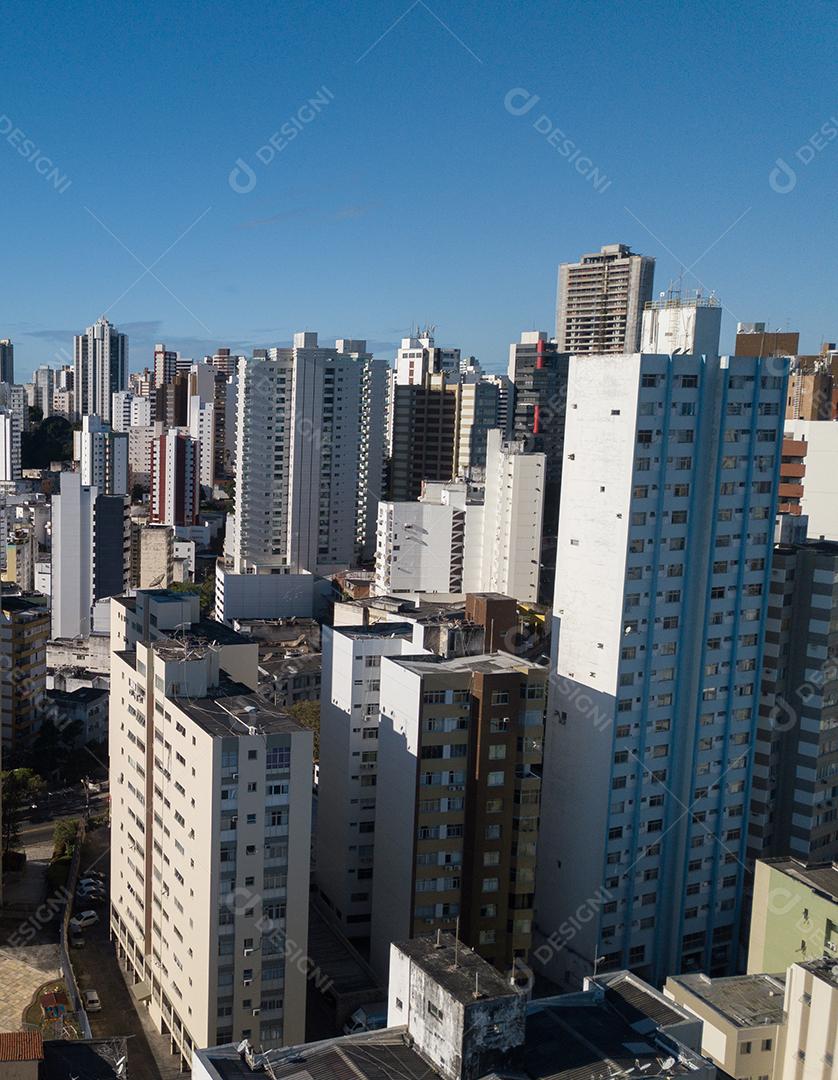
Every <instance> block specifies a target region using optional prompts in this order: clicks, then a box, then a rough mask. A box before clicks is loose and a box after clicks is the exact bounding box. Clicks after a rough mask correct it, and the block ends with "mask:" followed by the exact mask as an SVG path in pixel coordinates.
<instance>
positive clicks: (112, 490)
mask: <svg viewBox="0 0 838 1080" xmlns="http://www.w3.org/2000/svg"><path fill="white" fill-rule="evenodd" d="M116 397H117V395H116V394H114V398H116ZM81 424H82V427H81V431H79V432H78V433H77V436H78V460H79V463H80V470H81V482H82V484H84V485H86V486H88V487H89V486H95V487H96V488H98V490H99V492H100V493H101V494H103V495H127V494H128V435H127V434H126V433H123V432H114V431H111V427H110V424H106V423H104V422H103V421H102V420H100V419H99V417H98V416H83V417H82V421H81Z"/></svg>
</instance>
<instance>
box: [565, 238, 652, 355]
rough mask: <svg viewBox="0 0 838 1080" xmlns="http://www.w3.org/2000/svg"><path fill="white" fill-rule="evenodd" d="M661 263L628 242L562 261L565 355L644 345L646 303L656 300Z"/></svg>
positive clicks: (626, 350) (611, 350)
mask: <svg viewBox="0 0 838 1080" xmlns="http://www.w3.org/2000/svg"><path fill="white" fill-rule="evenodd" d="M654 277H655V260H654V259H653V258H652V257H651V256H650V255H637V254H635V253H634V252H633V251H632V250H631V248H629V247H628V246H627V245H626V244H606V245H605V246H604V247H603V248H601V249H600V250H599V251H598V252H592V253H591V254H589V255H583V256H582V258H581V259H580V260H579V262H576V263H562V265H561V266H560V267H559V288H558V299H557V303H556V341H557V345H558V351H559V352H560V353H621V354H622V353H628V352H633V351H634V350H635V349H638V348H639V347H640V327H641V319H642V315H643V306H644V304H645V303H646V302H647V301H648V300H651V299H652V284H653V282H654Z"/></svg>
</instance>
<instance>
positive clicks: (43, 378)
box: [32, 364, 55, 420]
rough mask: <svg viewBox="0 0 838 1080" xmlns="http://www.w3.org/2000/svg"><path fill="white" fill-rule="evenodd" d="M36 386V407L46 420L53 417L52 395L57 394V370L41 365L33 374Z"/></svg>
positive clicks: (47, 365)
mask: <svg viewBox="0 0 838 1080" xmlns="http://www.w3.org/2000/svg"><path fill="white" fill-rule="evenodd" d="M32 382H33V383H34V386H35V406H36V408H38V409H40V410H41V413H42V415H43V418H44V420H46V419H47V417H48V416H52V395H53V393H54V392H55V369H54V368H51V367H50V366H49V364H41V366H40V367H37V368H35V371H34V372H33V373H32Z"/></svg>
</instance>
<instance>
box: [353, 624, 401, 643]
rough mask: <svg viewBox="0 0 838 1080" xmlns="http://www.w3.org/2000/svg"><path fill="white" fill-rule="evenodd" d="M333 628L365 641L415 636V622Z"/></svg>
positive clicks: (357, 639) (355, 639)
mask: <svg viewBox="0 0 838 1080" xmlns="http://www.w3.org/2000/svg"><path fill="white" fill-rule="evenodd" d="M333 629H334V631H335V633H337V634H343V636H344V637H348V638H352V639H353V640H354V641H364V640H365V639H367V638H396V637H403V638H411V637H413V623H409V622H377V623H373V624H372V625H371V626H335V627H333Z"/></svg>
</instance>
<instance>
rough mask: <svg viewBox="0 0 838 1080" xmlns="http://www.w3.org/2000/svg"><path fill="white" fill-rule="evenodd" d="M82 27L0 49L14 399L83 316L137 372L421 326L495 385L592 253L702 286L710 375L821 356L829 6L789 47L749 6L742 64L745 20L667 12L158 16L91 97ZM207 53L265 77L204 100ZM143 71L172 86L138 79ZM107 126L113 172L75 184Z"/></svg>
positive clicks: (223, 84)
mask: <svg viewBox="0 0 838 1080" xmlns="http://www.w3.org/2000/svg"><path fill="white" fill-rule="evenodd" d="M115 15H116V17H117V19H119V12H115ZM98 17H99V16H98V15H97V14H96V12H95V11H94V9H93V8H92V6H88V5H82V7H81V8H80V9H78V10H76V11H74V14H73V16H72V18H70V17H69V16H67V17H64V16H63V15H62V14H61V13H59V14H58V15H56V16H52V15H50V17H49V18H48V17H47V15H46V13H42V14H39V13H38V12H37V11H34V12H33V11H32V10H31V9H24V8H23V6H20V7H19V8H18V9H17V10H15V9H13V10H11V11H10V12H9V13H8V15H7V20H8V24H7V40H8V42H9V43H10V44H11V45H15V44H17V46H18V47H17V48H11V49H10V50H9V60H8V69H7V74H8V77H7V81H6V94H5V97H4V102H3V107H2V114H0V136H2V139H0V150H2V151H3V157H2V158H0V160H2V161H3V171H4V176H5V177H7V184H6V185H5V186H6V190H7V191H8V203H7V206H8V213H7V222H6V230H7V231H6V239H7V244H8V245H9V247H10V248H11V249H12V250H15V251H16V273H15V274H14V275H13V279H12V280H11V281H10V282H9V287H8V291H7V295H6V297H5V300H6V304H5V305H4V308H5V310H4V311H3V312H2V317H3V319H4V325H3V326H2V328H0V332H2V333H3V335H4V336H9V337H11V338H12V339H13V340H15V341H16V344H17V358H18V366H19V369H20V374H19V375H18V378H25V377H27V376H28V374H29V372H30V371H31V370H32V369H33V368H35V367H37V366H38V365H39V364H41V363H44V362H49V363H54V362H56V360H57V358H58V357H59V356H60V353H61V350H62V349H66V350H67V352H71V351H72V335H73V334H77V333H79V332H80V331H81V330H82V329H83V327H84V326H85V325H89V324H90V323H91V322H92V321H93V320H95V319H96V318H97V317H98V316H99V315H101V314H102V313H103V312H106V313H107V314H108V317H109V319H110V320H111V321H112V322H114V323H115V324H116V325H119V326H120V327H121V328H122V329H123V330H124V332H126V333H128V334H129V337H131V339H132V341H133V342H134V343H135V348H136V350H141V351H143V352H145V350H146V346H148V347H149V349H150V347H151V345H152V344H153V343H154V342H155V341H159V340H163V341H166V342H167V343H168V344H170V347H172V348H177V349H179V350H180V351H181V352H182V353H183V354H184V355H192V356H195V357H196V358H197V357H198V356H200V355H202V354H203V353H204V352H212V351H213V349H214V348H215V346H217V345H219V344H229V345H230V346H232V347H233V348H236V349H239V350H241V351H249V350H250V348H252V347H263V346H271V345H279V344H284V343H287V342H288V341H289V340H290V338H291V336H292V334H293V332H294V331H295V330H297V329H299V328H300V327H303V328H305V327H316V328H318V329H319V330H320V331H321V334H322V336H323V338H324V339H325V340H329V339H330V338H332V337H336V336H340V335H341V334H346V335H351V336H355V337H365V338H366V339H367V341H368V343H369V345H370V347H371V349H372V350H373V351H374V352H375V353H376V354H378V355H381V354H384V353H388V352H391V351H395V348H396V347H397V343H398V341H399V339H400V338H401V337H402V336H404V335H405V334H406V333H407V332H408V331H409V327H410V324H411V323H412V322H418V323H420V324H422V323H424V322H433V323H435V324H436V325H437V327H438V332H437V338H438V340H439V341H440V342H441V343H442V344H446V345H447V344H453V345H456V346H458V347H460V348H461V349H462V350H463V352H464V353H465V354H466V355H468V354H470V353H473V354H474V355H476V356H477V357H478V358H479V359H480V360H481V362H482V363H483V364H484V366H485V368H486V370H490V371H500V370H502V369H503V366H504V354H505V349H506V346H507V344H508V342H509V341H514V340H516V339H517V338H518V336H519V333H520V331H521V330H524V329H548V330H549V329H552V325H553V317H552V313H553V307H554V300H555V284H556V283H555V274H556V269H557V266H558V264H559V262H562V261H566V260H573V259H576V258H578V256H579V255H580V254H581V253H582V252H584V251H587V250H589V249H590V248H591V247H593V246H599V245H601V244H605V243H625V244H628V245H630V246H631V247H632V249H633V250H635V251H638V252H641V253H643V254H648V255H650V256H653V257H654V258H655V259H656V260H657V273H656V282H655V290H656V292H659V291H661V290H663V289H666V288H667V286H668V285H669V283H670V281H677V280H678V278H679V276H680V274H681V271H682V268H683V271H684V276H683V281H684V287H685V288H690V289H691V288H696V287H699V285H701V286H703V287H704V288H705V289H706V291H709V290H711V289H712V290H714V291H715V292H716V293H717V295H718V296H719V297H720V298H721V301H722V303H723V305H724V307H725V311H724V321H723V327H722V341H723V351H730V350H729V348H728V345H727V343H728V342H731V341H732V338H733V328H734V324H735V322H736V321H746V322H748V321H755V320H761V321H766V322H769V323H770V325H771V326H772V327H774V328H784V327H786V326H787V325H790V326H792V327H794V328H797V329H800V331H801V334H802V341H801V348H802V351H804V352H807V353H811V352H816V351H817V349H818V347H819V345H820V343H821V341H822V340H824V339H830V337H831V335H832V333H833V331H832V321H833V319H832V316H831V314H830V307H829V297H830V294H831V292H832V288H831V284H832V283H834V278H835V271H834V268H833V267H832V265H831V263H830V260H829V255H828V250H827V246H826V245H824V246H823V247H822V248H817V247H814V246H813V245H811V244H809V243H808V237H809V236H810V235H812V232H813V231H814V229H815V228H816V227H817V223H818V222H819V221H822V220H828V215H829V212H830V209H831V201H830V200H831V182H830V181H831V178H832V176H833V175H834V155H835V153H836V152H838V143H836V142H835V141H834V140H835V133H836V131H838V126H836V124H835V121H834V114H835V108H834V105H833V104H832V101H831V99H830V96H829V86H828V80H823V78H822V71H823V70H824V67H825V65H826V64H828V62H829V59H830V57H829V41H830V37H831V35H830V34H829V32H828V28H829V27H828V24H829V23H830V22H833V21H834V20H835V14H834V9H832V8H831V7H830V6H829V5H828V4H825V3H819V2H818V3H815V2H812V3H810V4H807V5H806V6H805V7H804V8H803V9H802V11H801V12H800V13H799V17H798V20H797V22H796V26H795V34H794V35H789V34H788V32H787V26H786V22H785V18H784V16H783V13H782V12H781V10H780V9H779V8H773V7H769V8H768V9H764V8H760V9H759V27H760V48H759V49H758V50H756V51H753V52H751V53H749V54H748V56H747V57H745V56H743V53H742V50H741V48H740V44H739V43H740V41H741V40H742V37H743V35H747V34H749V33H750V32H751V28H752V25H753V19H754V18H755V11H754V10H752V9H751V8H749V7H748V6H747V5H746V6H744V7H739V8H737V9H736V10H735V11H728V12H725V13H724V14H722V13H721V12H719V11H717V10H716V9H715V8H714V7H713V6H712V5H711V4H706V5H703V6H700V7H692V8H690V9H689V11H686V10H685V11H677V12H672V11H671V9H670V8H668V7H664V6H663V5H661V6H658V7H653V8H648V9H646V17H645V18H644V20H643V23H642V24H641V23H639V22H638V21H637V20H636V19H635V17H634V14H633V12H632V11H631V10H630V9H625V10H617V9H597V14H596V18H597V22H596V32H595V33H594V34H593V35H591V34H590V26H591V13H590V11H589V10H588V9H587V8H586V7H585V6H584V5H580V6H579V7H578V8H576V9H573V10H564V9H563V10H561V11H558V10H556V11H553V10H552V9H550V8H548V7H547V6H546V5H543V4H527V5H525V6H524V8H523V9H516V11H515V12H514V13H513V12H511V11H510V12H507V11H505V10H499V11H496V12H493V17H492V19H491V20H485V19H482V18H481V17H480V12H479V9H478V8H477V6H476V5H474V4H468V5H465V6H463V7H460V8H458V9H456V10H448V9H444V10H443V9H438V8H436V7H435V6H434V5H429V4H425V3H424V0H417V2H416V3H414V4H413V5H412V6H404V7H402V6H401V5H395V6H393V5H391V4H388V3H383V2H378V3H373V4H369V5H365V8H364V10H363V11H362V12H360V13H359V14H358V16H357V17H355V16H350V15H349V14H348V13H346V12H339V11H325V12H324V11H318V12H317V14H316V19H315V18H314V17H313V16H312V15H311V13H309V12H308V11H307V10H306V9H305V8H302V7H299V6H294V7H292V8H291V9H290V10H287V11H285V12H282V13H277V12H275V11H263V12H252V11H245V12H235V13H232V12H225V11H217V10H209V9H198V17H197V18H193V17H192V16H191V15H187V13H186V12H182V13H180V12H175V13H171V12H167V15H166V21H163V20H161V19H160V18H159V17H158V12H157V10H156V9H155V8H154V7H152V8H150V9H146V10H145V11H144V12H141V13H132V17H131V18H132V21H131V24H130V30H128V31H127V32H126V33H124V34H123V35H122V38H121V42H120V48H119V49H118V50H115V51H114V52H113V53H108V52H104V53H102V54H100V55H99V57H98V59H97V67H96V71H95V73H94V72H85V73H83V74H82V73H80V72H79V71H78V70H76V69H75V65H74V64H73V63H72V58H73V57H74V56H77V55H79V54H80V53H81V51H82V44H83V42H84V41H86V40H89V38H90V36H91V34H93V33H94V32H95V27H96V25H97V20H98ZM824 23H825V24H826V27H824ZM824 29H825V30H826V32H823V31H824ZM187 31H188V32H187ZM219 40H221V41H224V46H225V52H224V62H225V67H226V69H227V70H230V71H246V70H247V69H248V67H250V66H251V65H252V66H254V67H257V66H260V65H261V67H262V68H263V69H264V70H265V71H266V72H267V73H268V74H269V76H270V75H271V74H273V75H274V77H273V78H271V77H269V78H267V79H265V80H254V79H252V78H244V79H241V80H236V79H231V78H225V79H217V78H215V77H214V76H215V71H216V69H215V67H214V66H213V65H214V59H213V56H214V54H213V50H212V48H211V47H210V46H211V44H212V43H213V42H215V41H219ZM678 41H680V42H682V43H684V44H685V46H687V47H688V49H689V52H690V54H693V53H695V54H696V55H698V56H706V57H707V58H708V59H710V60H711V61H712V70H713V77H712V80H711V79H702V78H701V77H696V76H695V75H694V74H691V73H690V65H685V64H684V63H683V62H682V59H681V57H682V55H683V53H682V50H681V49H677V48H672V44H673V42H678ZM555 45H558V46H559V47H560V48H561V53H562V63H561V64H560V65H557V64H552V63H551V62H550V61H551V59H552V57H553V55H554V53H553V49H554V47H555ZM769 55H770V56H771V58H772V60H771V65H770V69H769V67H768V65H766V64H765V63H764V62H763V59H762V58H763V57H765V56H769ZM55 56H58V57H66V58H67V59H68V61H70V62H68V63H67V64H66V65H64V66H61V67H59V66H57V65H55V63H54V62H53V61H52V59H51V58H53V57H55ZM603 57H607V64H606V63H604V62H603V60H602V58H603ZM405 58H415V61H416V62H415V63H412V64H411V63H405V62H404V60H405ZM161 61H163V62H164V65H165V73H166V77H165V79H151V80H149V79H147V78H146V77H145V75H146V74H147V73H148V72H149V71H151V70H154V69H155V68H156V66H157V65H158V64H159V63H160V62H161ZM396 66H398V71H399V78H398V93H394V92H393V80H392V72H393V70H394V68H395V67H396ZM646 67H649V68H650V69H651V70H649V72H648V74H646V73H645V72H646ZM429 70H430V71H431V72H432V73H433V78H428V77H427V72H428V71H429ZM117 71H118V73H119V79H118V80H117V79H115V78H114V75H115V73H116V72H117ZM35 73H37V77H35ZM45 73H46V75H45ZM603 76H604V77H603ZM102 82H105V83H107V84H108V85H109V86H110V88H111V89H110V91H109V93H108V95H105V96H101V97H100V96H98V95H97V93H96V89H97V87H98V86H99V85H101V83H102ZM659 86H666V87H667V93H666V95H665V96H662V95H660V94H659V93H658V92H657V88H658V87H659ZM58 99H60V101H61V110H60V120H59V112H57V111H56V109H55V104H56V100H58ZM732 102H735V106H734V107H732V106H731V103H732ZM114 115H120V116H122V117H123V120H124V124H123V125H122V126H120V127H115V126H114V124H113V116H114ZM283 125H286V127H285V128H284V129H283ZM97 130H101V131H108V132H110V137H111V138H115V139H116V149H115V152H113V153H111V154H109V155H106V156H104V157H100V159H99V160H98V161H97V166H96V168H95V169H93V168H91V167H90V161H89V156H88V142H89V135H90V132H91V131H97ZM283 130H284V134H283ZM556 131H558V133H559V134H558V135H556ZM664 132H665V133H666V135H665V137H662V134H663V133H664ZM563 137H564V139H565V140H566V141H563ZM272 140H273V141H272ZM570 144H572V147H571V145H570ZM336 162H342V163H344V164H342V165H338V166H337V168H336V169H335V165H334V163H336ZM347 162H351V165H349V164H346V163H347ZM433 162H436V166H435V167H430V168H429V167H427V166H428V165H429V164H431V163H433ZM778 162H780V163H782V164H778ZM789 170H792V171H793V174H794V175H791V173H790V172H789ZM303 177H305V181H303V180H302V178H303ZM487 221H490V222H492V226H491V229H489V228H487V226H486V222H487ZM66 251H72V252H73V261H74V269H73V272H72V273H69V272H68V271H67V268H66V266H65V265H64V264H63V259H64V258H65V256H64V255H63V253H64V252H66ZM289 255H290V256H293V257H291V258H289V257H288V256H289ZM746 262H747V264H748V272H747V273H743V272H742V265H743V264H744V263H746ZM699 279H700V280H699ZM6 321H8V323H7V324H6Z"/></svg>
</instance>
